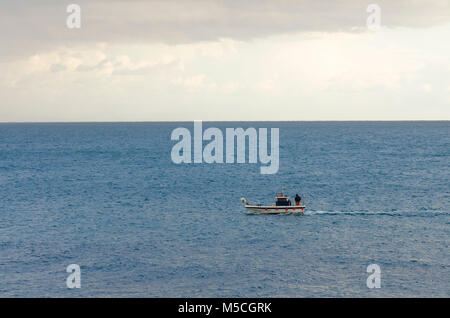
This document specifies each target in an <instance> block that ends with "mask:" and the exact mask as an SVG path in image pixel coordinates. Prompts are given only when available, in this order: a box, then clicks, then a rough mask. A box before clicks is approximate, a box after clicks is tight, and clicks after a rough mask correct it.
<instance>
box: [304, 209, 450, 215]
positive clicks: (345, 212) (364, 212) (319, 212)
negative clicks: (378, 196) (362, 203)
mask: <svg viewBox="0 0 450 318" xmlns="http://www.w3.org/2000/svg"><path fill="white" fill-rule="evenodd" d="M304 215H346V216H349V215H350V216H366V215H367V216H383V215H384V216H394V217H432V216H450V211H321V210H317V211H311V210H309V211H305V212H304Z"/></svg>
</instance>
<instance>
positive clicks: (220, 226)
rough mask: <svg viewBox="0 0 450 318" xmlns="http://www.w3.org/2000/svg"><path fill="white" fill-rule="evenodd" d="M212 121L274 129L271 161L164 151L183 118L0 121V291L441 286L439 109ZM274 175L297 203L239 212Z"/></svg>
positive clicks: (445, 290)
mask: <svg viewBox="0 0 450 318" xmlns="http://www.w3.org/2000/svg"><path fill="white" fill-rule="evenodd" d="M208 126H211V127H218V128H221V129H223V131H224V130H225V128H226V127H243V128H248V127H267V128H271V127H277V128H279V129H280V170H279V172H278V173H277V174H274V175H261V174H260V171H259V167H260V165H259V164H190V165H189V164H182V165H176V164H174V163H172V161H171V157H170V151H171V148H172V146H173V145H174V143H175V142H173V141H171V140H170V134H171V132H172V130H173V129H174V128H176V127H186V128H189V129H191V131H192V127H193V123H86V124H1V125H0V296H2V297H16V296H23V297H82V296H92V297H111V296H118V297H157V296H161V297H178V296H183V297H207V296H209V297H232V296H233V297H283V296H286V297H322V296H327V297H335V296H337V297H341V296H347V297H380V296H388V297H391V296H395V297H405V296H432V297H441V296H446V297H448V296H450V253H449V252H450V249H449V241H450V240H449V238H450V169H449V166H450V123H449V122H284V123H277V122H267V123H264V122H258V123H254V122H252V123H246V122H239V123H236V122H235V123H233V122H232V123H223V122H222V123H204V128H206V127H208ZM282 185H284V186H286V191H287V192H288V193H289V194H290V195H291V196H293V195H295V193H297V192H299V193H303V194H304V196H305V197H306V200H307V210H306V212H305V215H303V216H295V215H284V216H282V215H281V216H280V215H278V216H277V215H275V216H249V215H246V214H245V209H244V208H243V206H242V203H241V202H240V201H239V199H240V198H241V197H243V196H244V197H246V198H247V199H248V200H249V201H250V202H266V203H270V202H272V200H273V197H274V193H275V192H276V191H279V189H280V187H281V186H282ZM72 263H76V264H79V265H80V266H81V285H82V286H81V288H80V289H69V288H67V287H66V278H67V275H68V274H67V273H66V267H67V266H68V265H69V264H72ZM372 263H374V264H378V265H379V266H380V268H381V288H379V289H369V288H368V287H367V286H366V279H367V277H368V275H369V274H368V273H367V272H366V268H367V266H368V265H369V264H372Z"/></svg>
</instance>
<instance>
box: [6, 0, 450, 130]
mask: <svg viewBox="0 0 450 318" xmlns="http://www.w3.org/2000/svg"><path fill="white" fill-rule="evenodd" d="M373 2H375V3H376V4H378V5H379V6H380V8H381V29H379V30H378V31H373V30H369V29H368V28H367V25H366V21H367V18H368V16H369V15H370V13H368V12H367V7H368V5H369V4H371V3H373ZM71 3H76V4H79V5H80V6H81V29H69V28H67V26H66V19H67V17H68V15H69V13H67V12H66V8H67V5H69V4H71ZM0 39H1V41H0V98H1V99H0V122H22V121H158V120H167V121H173V120H177V121H186V120H194V119H202V120H450V41H449V39H450V0H429V1H425V0H391V1H375V0H370V1H361V0H346V1H344V0H342V1H320V0H316V1H301V0H297V1H290V0H284V1H283V0H277V1H264V0H246V1H244V0H241V1H235V0H228V1H224V0H208V1H206V0H205V1H194V0H177V1H174V0H161V1H143V0H142V1H139V0H132V1H118V0H115V1H111V0H108V1H106V0H89V1H87V0H70V1H61V0H58V1H56V0H54V1H50V0H41V1H39V0H29V1H24V0H16V1H11V2H8V1H2V2H0Z"/></svg>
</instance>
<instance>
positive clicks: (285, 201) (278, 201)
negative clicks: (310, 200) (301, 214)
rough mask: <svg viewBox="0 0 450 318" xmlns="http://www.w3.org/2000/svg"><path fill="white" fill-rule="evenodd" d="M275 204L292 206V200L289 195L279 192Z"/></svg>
mask: <svg viewBox="0 0 450 318" xmlns="http://www.w3.org/2000/svg"><path fill="white" fill-rule="evenodd" d="M275 205H276V206H290V205H291V200H290V199H289V197H287V196H285V195H282V194H279V195H277V196H276V201H275Z"/></svg>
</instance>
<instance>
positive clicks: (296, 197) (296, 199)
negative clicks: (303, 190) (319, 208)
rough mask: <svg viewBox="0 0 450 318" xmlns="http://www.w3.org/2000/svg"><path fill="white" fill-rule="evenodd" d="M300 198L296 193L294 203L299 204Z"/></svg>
mask: <svg viewBox="0 0 450 318" xmlns="http://www.w3.org/2000/svg"><path fill="white" fill-rule="evenodd" d="M301 200H302V198H301V197H300V196H299V195H298V193H297V194H296V195H295V205H300V201H301Z"/></svg>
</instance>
